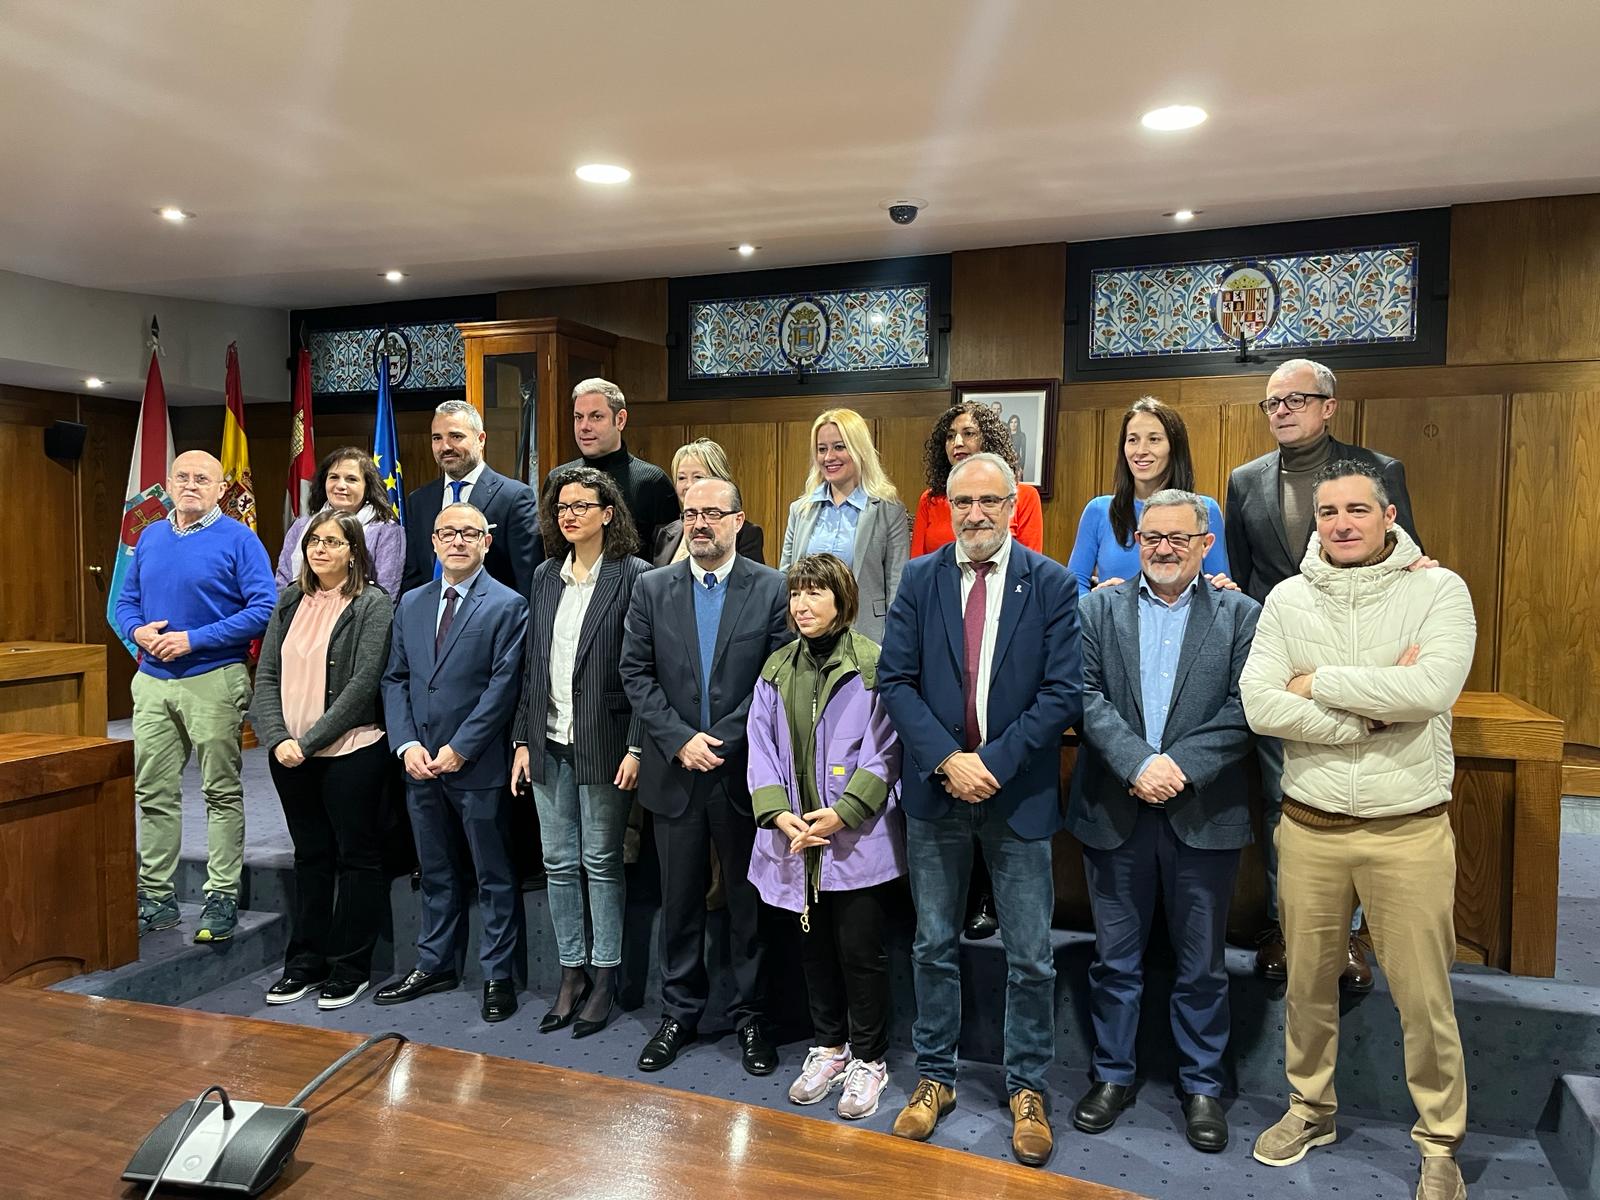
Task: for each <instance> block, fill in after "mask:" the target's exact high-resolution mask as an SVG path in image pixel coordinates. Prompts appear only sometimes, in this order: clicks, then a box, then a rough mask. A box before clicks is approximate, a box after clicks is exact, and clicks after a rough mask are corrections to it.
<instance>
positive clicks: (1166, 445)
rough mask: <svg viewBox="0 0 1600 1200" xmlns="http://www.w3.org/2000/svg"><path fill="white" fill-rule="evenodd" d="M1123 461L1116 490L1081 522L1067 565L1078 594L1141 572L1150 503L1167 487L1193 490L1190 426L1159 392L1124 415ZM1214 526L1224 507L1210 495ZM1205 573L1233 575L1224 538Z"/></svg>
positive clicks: (1119, 460) (1120, 445) (1118, 463)
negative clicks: (1140, 534)
mask: <svg viewBox="0 0 1600 1200" xmlns="http://www.w3.org/2000/svg"><path fill="white" fill-rule="evenodd" d="M1117 442H1118V450H1117V461H1116V466H1115V468H1114V469H1113V471H1112V488H1113V490H1112V492H1111V494H1110V495H1109V496H1096V497H1095V498H1094V499H1093V500H1091V501H1089V503H1088V504H1086V505H1085V506H1084V509H1083V516H1082V517H1081V518H1079V520H1078V538H1077V541H1076V542H1075V543H1074V544H1073V547H1072V554H1071V556H1070V557H1069V558H1068V559H1067V567H1068V569H1069V570H1071V571H1072V573H1073V574H1074V575H1076V576H1077V577H1078V594H1079V595H1085V594H1087V593H1088V592H1089V590H1090V589H1091V588H1095V587H1111V586H1112V585H1113V584H1118V583H1121V582H1122V581H1123V580H1125V579H1132V578H1133V577H1134V576H1136V575H1138V574H1139V546H1138V543H1137V541H1136V539H1135V538H1134V536H1133V535H1134V532H1135V530H1137V529H1138V528H1139V515H1140V514H1141V513H1143V512H1144V502H1145V499H1146V498H1147V497H1149V496H1152V495H1154V494H1155V493H1156V492H1159V491H1161V490H1162V489H1163V488H1177V489H1179V490H1180V491H1185V492H1192V491H1194V490H1195V487H1194V463H1193V461H1192V460H1191V459H1190V457H1189V429H1188V426H1186V425H1185V424H1184V423H1183V417H1182V416H1181V415H1180V414H1179V413H1178V410H1177V409H1175V408H1173V407H1172V406H1170V405H1168V404H1163V403H1162V402H1161V401H1160V400H1157V399H1156V398H1155V397H1154V396H1144V397H1142V398H1140V399H1138V400H1135V401H1134V402H1133V404H1131V405H1130V406H1129V407H1128V411H1127V412H1125V413H1123V414H1122V433H1121V436H1120V437H1119V438H1118V439H1117ZM1205 502H1206V507H1207V509H1208V510H1209V511H1210V513H1211V528H1212V529H1213V530H1218V529H1221V528H1222V510H1221V509H1220V508H1218V507H1217V502H1216V501H1215V500H1213V499H1212V498H1211V497H1210V496H1206V497H1205ZM1201 569H1202V571H1203V572H1204V573H1205V576H1206V578H1207V579H1209V580H1213V581H1214V577H1215V576H1217V575H1222V576H1226V575H1227V573H1228V551H1227V548H1226V546H1225V545H1224V543H1223V539H1221V538H1218V539H1217V541H1216V544H1215V545H1213V546H1212V547H1211V549H1210V550H1209V551H1207V552H1206V557H1205V561H1204V563H1203V564H1202V566H1201Z"/></svg>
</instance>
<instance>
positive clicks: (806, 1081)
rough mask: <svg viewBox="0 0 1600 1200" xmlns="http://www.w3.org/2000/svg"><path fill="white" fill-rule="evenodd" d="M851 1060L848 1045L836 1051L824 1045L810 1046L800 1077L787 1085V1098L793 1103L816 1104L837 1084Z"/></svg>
mask: <svg viewBox="0 0 1600 1200" xmlns="http://www.w3.org/2000/svg"><path fill="white" fill-rule="evenodd" d="M851 1061H852V1060H851V1058H850V1047H848V1046H845V1047H844V1048H843V1049H840V1050H837V1051H834V1050H830V1049H829V1048H828V1047H826V1046H813V1047H811V1049H810V1051H809V1052H807V1054H806V1061H805V1065H804V1066H802V1067H801V1068H800V1077H799V1078H798V1079H796V1080H795V1081H794V1082H793V1083H791V1084H790V1085H789V1099H790V1100H791V1101H793V1102H794V1103H795V1104H816V1103H817V1102H818V1101H819V1100H821V1099H822V1098H823V1097H825V1096H826V1095H827V1094H828V1093H829V1092H831V1091H833V1089H834V1088H835V1087H836V1086H838V1084H839V1082H840V1081H841V1080H842V1079H843V1078H844V1073H845V1069H846V1068H847V1067H849V1065H850V1063H851Z"/></svg>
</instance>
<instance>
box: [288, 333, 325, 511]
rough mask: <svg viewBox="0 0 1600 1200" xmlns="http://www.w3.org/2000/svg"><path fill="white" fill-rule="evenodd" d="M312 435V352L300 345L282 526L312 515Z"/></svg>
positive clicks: (314, 465) (314, 462) (314, 459)
mask: <svg viewBox="0 0 1600 1200" xmlns="http://www.w3.org/2000/svg"><path fill="white" fill-rule="evenodd" d="M314 442H315V439H314V438H313V437H312V435H311V352H310V351H308V350H307V349H306V348H305V347H304V346H301V347H300V350H299V352H298V353H297V354H296V355H295V360H294V415H293V416H291V417H290V419H289V492H288V495H287V496H286V497H285V499H284V504H283V527H284V529H285V530H287V529H288V528H289V526H291V525H293V524H294V522H295V518H296V517H304V516H309V515H310V508H311V492H312V485H313V484H314V483H315V481H316V478H317V451H316V448H315V445H314Z"/></svg>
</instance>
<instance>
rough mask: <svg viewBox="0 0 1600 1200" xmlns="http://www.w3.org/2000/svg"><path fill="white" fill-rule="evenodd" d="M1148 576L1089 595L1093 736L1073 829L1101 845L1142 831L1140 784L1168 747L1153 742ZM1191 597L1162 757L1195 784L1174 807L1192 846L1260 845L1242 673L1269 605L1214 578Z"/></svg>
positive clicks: (1086, 680)
mask: <svg viewBox="0 0 1600 1200" xmlns="http://www.w3.org/2000/svg"><path fill="white" fill-rule="evenodd" d="M1141 578H1142V576H1139V577H1135V578H1133V579H1130V580H1128V581H1127V582H1125V583H1119V584H1117V585H1116V586H1115V587H1109V588H1104V589H1102V590H1100V591H1095V592H1090V593H1089V594H1088V595H1087V596H1084V597H1083V598H1082V599H1081V600H1079V601H1078V619H1079V621H1080V622H1081V623H1082V627H1083V722H1082V726H1081V730H1082V734H1083V738H1082V747H1081V748H1080V750H1079V751H1078V762H1077V766H1076V767H1075V768H1074V770H1073V772H1072V788H1071V796H1070V800H1069V801H1068V804H1067V828H1068V829H1070V830H1071V831H1072V833H1073V834H1074V836H1076V837H1077V839H1078V840H1079V841H1080V842H1082V843H1083V844H1084V845H1086V846H1092V847H1094V848H1095V849H1097V850H1115V849H1116V848H1117V847H1118V846H1120V845H1122V843H1123V842H1125V841H1127V840H1128V838H1129V837H1130V836H1131V835H1132V833H1133V828H1134V823H1135V822H1136V821H1137V819H1138V813H1139V806H1140V805H1141V804H1143V803H1144V802H1143V801H1142V800H1139V799H1138V798H1137V797H1134V796H1130V795H1129V794H1128V787H1129V785H1130V784H1131V783H1132V781H1133V777H1134V773H1135V772H1137V771H1138V769H1139V766H1140V764H1141V763H1143V762H1144V760H1145V759H1146V758H1148V757H1149V756H1150V755H1152V754H1154V753H1155V752H1156V751H1155V748H1154V747H1153V746H1151V745H1150V743H1149V742H1147V741H1145V739H1144V702H1143V689H1142V687H1141V686H1140V681H1139V582H1140V579H1141ZM1189 603H1190V604H1191V605H1192V606H1193V608H1192V611H1191V612H1190V613H1189V624H1188V627H1187V628H1186V629H1185V630H1184V635H1183V647H1182V649H1181V651H1180V652H1179V656H1178V670H1177V677H1176V678H1175V679H1174V680H1173V681H1172V707H1171V709H1170V711H1169V713H1168V716H1167V724H1166V729H1165V731H1164V732H1163V734H1162V741H1163V743H1164V745H1163V746H1162V753H1164V754H1166V755H1168V756H1169V757H1171V759H1172V761H1173V762H1175V763H1177V764H1178V767H1179V768H1180V769H1181V770H1182V771H1183V773H1184V775H1186V776H1187V777H1188V779H1189V785H1188V786H1187V787H1185V788H1184V789H1183V791H1181V792H1179V793H1178V794H1177V795H1176V796H1174V797H1173V798H1172V799H1171V800H1168V801H1167V814H1168V816H1169V817H1170V818H1171V821H1172V829H1173V832H1175V833H1176V834H1177V835H1178V837H1179V838H1180V839H1181V840H1182V841H1183V843H1184V844H1185V845H1187V846H1193V847H1195V848H1196V849H1198V850H1235V849H1238V848H1239V847H1241V846H1245V845H1248V844H1249V842H1250V799H1249V795H1250V794H1249V790H1248V784H1247V775H1246V763H1247V761H1248V758H1249V756H1250V749H1251V747H1252V745H1253V744H1254V737H1253V735H1252V734H1251V732H1250V726H1249V725H1248V724H1247V723H1246V722H1245V719H1244V703H1243V701H1242V700H1241V699H1240V697H1239V673H1240V672H1241V671H1243V670H1244V663H1245V659H1246V658H1248V657H1249V655H1250V642H1251V640H1252V639H1253V638H1254V637H1255V632H1256V619H1257V618H1258V617H1259V616H1260V615H1261V608H1260V606H1259V605H1257V604H1256V602H1255V601H1254V600H1252V599H1250V597H1248V596H1246V595H1245V594H1244V593H1243V592H1233V591H1224V592H1219V591H1217V590H1216V589H1214V588H1212V587H1210V586H1208V585H1207V584H1206V583H1205V581H1204V580H1202V581H1201V584H1200V587H1199V588H1198V589H1197V590H1196V591H1195V594H1194V598H1193V599H1192V600H1190V602H1189Z"/></svg>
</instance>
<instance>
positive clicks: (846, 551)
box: [801, 483, 871, 567]
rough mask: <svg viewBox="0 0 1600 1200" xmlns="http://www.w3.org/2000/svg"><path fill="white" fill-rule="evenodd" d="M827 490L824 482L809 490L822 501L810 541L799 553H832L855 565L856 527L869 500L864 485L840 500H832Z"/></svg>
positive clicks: (814, 498)
mask: <svg viewBox="0 0 1600 1200" xmlns="http://www.w3.org/2000/svg"><path fill="white" fill-rule="evenodd" d="M830 493H831V489H830V488H829V486H828V484H827V483H820V484H818V485H817V490H816V491H814V492H812V493H811V499H812V500H813V501H814V502H816V503H818V504H821V505H822V511H821V512H819V513H818V514H817V523H816V525H815V527H813V528H812V530H811V541H810V542H809V543H807V545H806V546H805V548H804V549H803V550H802V551H801V553H803V554H831V555H833V556H834V557H835V558H837V559H841V560H842V561H843V562H844V565H845V566H847V567H854V566H855V563H854V562H853V559H854V558H855V553H856V527H857V526H858V525H860V524H861V514H862V513H864V512H866V511H867V505H868V504H869V503H871V501H870V499H869V497H868V496H867V489H866V488H864V487H862V486H861V485H860V484H857V485H856V490H855V491H853V492H851V493H850V494H849V495H848V496H846V497H845V498H844V503H843V504H835V503H834V502H833V497H832V495H831V494H830Z"/></svg>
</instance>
